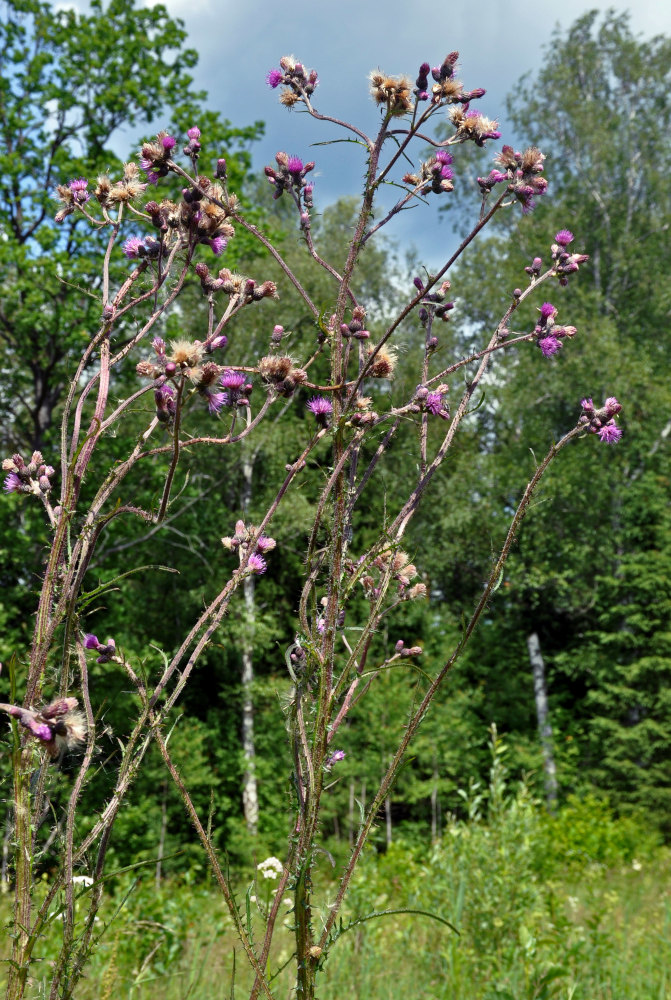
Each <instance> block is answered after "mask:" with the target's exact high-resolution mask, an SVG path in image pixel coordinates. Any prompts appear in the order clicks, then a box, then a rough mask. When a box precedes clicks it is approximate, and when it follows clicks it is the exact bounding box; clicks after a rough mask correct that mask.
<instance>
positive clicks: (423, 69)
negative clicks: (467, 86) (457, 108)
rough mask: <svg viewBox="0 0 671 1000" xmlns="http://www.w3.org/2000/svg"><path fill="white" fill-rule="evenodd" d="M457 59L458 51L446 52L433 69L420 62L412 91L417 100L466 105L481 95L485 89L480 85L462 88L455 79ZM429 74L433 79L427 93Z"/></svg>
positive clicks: (459, 82) (459, 81) (437, 103)
mask: <svg viewBox="0 0 671 1000" xmlns="http://www.w3.org/2000/svg"><path fill="white" fill-rule="evenodd" d="M458 59H459V53H458V52H448V54H447V55H446V56H445V58H444V59H443V61H442V63H441V64H440V66H434V67H433V69H432V68H431V67H430V66H429V64H428V63H426V62H425V63H422V65H421V66H420V67H419V73H418V75H417V79H416V80H415V90H414V91H413V93H414V95H415V97H416V99H417V100H418V101H428V100H429V98H430V99H431V103H432V104H436V105H440V104H463V105H465V106H468V104H469V103H470V101H474V100H477V99H478V98H479V97H483V96H484V94H485V91H484V90H483V88H482V87H478V88H477V89H475V90H464V85H463V83H462V82H461V80H457V79H456V78H455V75H454V71H455V69H456V66H457V60H458ZM429 75H430V76H431V78H432V80H433V84H432V85H431V91H430V93H429Z"/></svg>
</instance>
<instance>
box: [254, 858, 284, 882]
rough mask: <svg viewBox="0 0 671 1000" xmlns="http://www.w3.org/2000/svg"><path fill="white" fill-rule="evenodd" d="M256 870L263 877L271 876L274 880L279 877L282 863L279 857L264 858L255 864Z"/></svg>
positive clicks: (282, 867)
mask: <svg viewBox="0 0 671 1000" xmlns="http://www.w3.org/2000/svg"><path fill="white" fill-rule="evenodd" d="M256 868H257V871H259V872H261V874H262V875H263V877H264V878H271V879H273V880H275V879H276V878H279V877H280V875H281V874H282V872H283V871H284V865H283V864H282V862H281V861H280V859H279V858H266V860H265V861H262V862H261V864H260V865H257V866H256Z"/></svg>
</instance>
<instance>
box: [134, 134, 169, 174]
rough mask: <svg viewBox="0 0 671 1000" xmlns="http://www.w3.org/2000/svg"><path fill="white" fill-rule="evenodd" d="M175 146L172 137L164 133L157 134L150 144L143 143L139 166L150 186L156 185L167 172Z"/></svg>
mask: <svg viewBox="0 0 671 1000" xmlns="http://www.w3.org/2000/svg"><path fill="white" fill-rule="evenodd" d="M176 145H177V140H176V139H175V137H174V136H172V135H168V133H167V132H166V131H162V132H159V133H158V135H157V136H156V139H155V140H153V141H152V142H145V143H144V144H143V146H142V149H141V150H140V166H141V167H142V169H143V170H144V172H145V174H146V175H147V180H148V182H149V183H150V184H157V183H158V180H159V178H160V177H165V176H166V174H167V173H168V170H169V164H170V160H171V156H172V151H173V149H174V148H175V146H176Z"/></svg>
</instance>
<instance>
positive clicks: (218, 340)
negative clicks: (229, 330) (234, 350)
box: [210, 333, 228, 351]
mask: <svg viewBox="0 0 671 1000" xmlns="http://www.w3.org/2000/svg"><path fill="white" fill-rule="evenodd" d="M227 343H228V337H227V336H226V335H225V334H223V333H221V334H219V336H218V337H215V338H214V339H213V340H211V341H210V350H212V351H214V350H216V349H217V347H226V344H227Z"/></svg>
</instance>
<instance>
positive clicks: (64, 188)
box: [54, 177, 91, 222]
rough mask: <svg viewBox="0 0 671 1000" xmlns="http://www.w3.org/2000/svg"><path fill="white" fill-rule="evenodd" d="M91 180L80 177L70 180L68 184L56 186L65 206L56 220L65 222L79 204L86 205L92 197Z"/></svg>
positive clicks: (59, 197) (60, 199) (56, 216)
mask: <svg viewBox="0 0 671 1000" xmlns="http://www.w3.org/2000/svg"><path fill="white" fill-rule="evenodd" d="M88 186H89V182H88V181H87V180H86V178H85V177H78V178H77V179H76V180H72V181H69V183H68V184H59V185H58V186H57V188H56V193H57V195H58V199H59V201H61V202H62V203H63V208H61V210H60V211H59V212H58V213H57V214H56V215H55V217H54V218H55V221H56V222H63V221H64V219H66V218H67V217H68V215H72V213H73V212H74V210H75V209H76V208H77V206H78V205H79V206H82V205H85V204H86V202H87V201H88V200H89V198H90V197H91V195H90V192H89V191H88Z"/></svg>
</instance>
